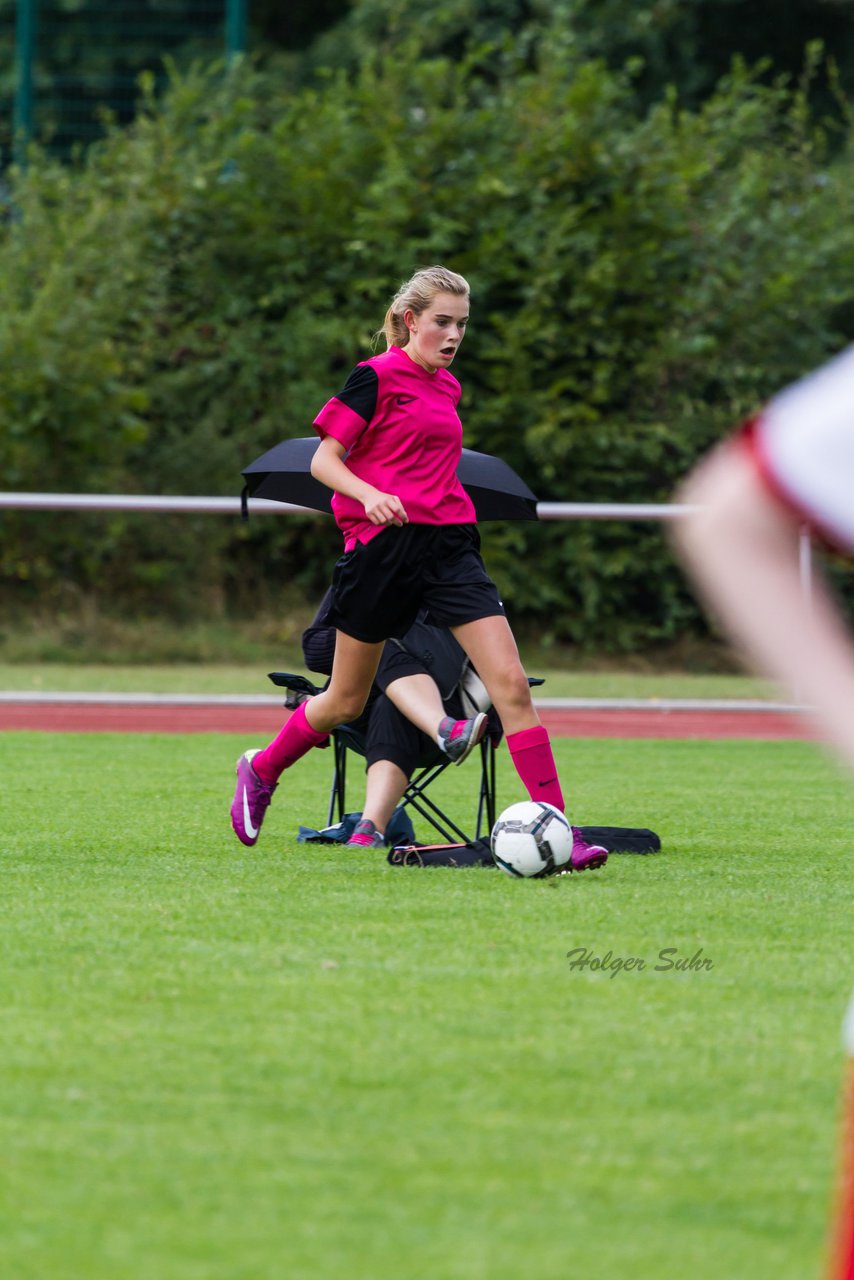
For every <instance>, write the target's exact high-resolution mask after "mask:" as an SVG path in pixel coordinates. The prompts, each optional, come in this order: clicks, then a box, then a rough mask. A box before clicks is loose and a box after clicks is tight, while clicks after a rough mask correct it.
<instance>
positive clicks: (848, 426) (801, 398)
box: [744, 347, 854, 555]
mask: <svg viewBox="0 0 854 1280" xmlns="http://www.w3.org/2000/svg"><path fill="white" fill-rule="evenodd" d="M744 440H745V443H746V445H747V447H748V448H749V450H750V452H751V454H752V456H753V458H754V461H755V463H756V465H757V467H758V469H759V472H760V474H761V476H762V478H763V480H764V481H765V483H766V485H767V486H768V488H769V489H770V490H771V491H772V492H773V493H774V494H775V496H776V497H777V498H778V499H779V500H780V501H782V502H783V503H784V504H785V505H786V506H787V507H788V508H789V510H791V511H792V512H793V513H794V514H795V516H796V517H797V518H798V519H800V520H801V521H802V522H803V523H804V524H806V525H808V526H809V527H810V528H811V529H814V530H815V532H816V533H818V534H819V535H820V536H821V537H822V538H823V539H824V541H825V542H827V543H828V544H829V545H830V546H833V547H835V548H836V549H838V550H840V551H843V552H844V553H845V554H846V555H854V347H849V348H848V349H847V350H846V351H843V352H842V354H841V355H838V356H836V358H835V359H834V360H831V361H830V363H829V364H826V365H823V366H822V368H820V369H819V370H817V372H815V373H812V374H810V375H809V376H808V377H806V378H803V379H801V381H799V382H796V383H794V384H793V385H792V386H790V387H787V388H786V390H785V391H782V392H781V393H780V394H779V395H777V396H775V397H774V399H773V400H771V401H770V402H769V403H768V404H767V405H766V407H765V408H764V409H763V410H762V412H761V413H760V415H759V417H758V418H756V419H755V420H754V421H753V422H752V423H750V424H749V425H748V427H747V428H746V431H745V434H744Z"/></svg>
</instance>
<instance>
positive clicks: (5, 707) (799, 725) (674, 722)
mask: <svg viewBox="0 0 854 1280" xmlns="http://www.w3.org/2000/svg"><path fill="white" fill-rule="evenodd" d="M540 716H541V718H542V720H543V723H544V724H545V725H546V726H547V728H548V729H549V731H550V732H551V733H553V734H554V735H555V736H556V737H564V738H756V739H760V740H763V741H773V740H775V739H800V740H804V739H814V738H815V737H816V733H815V731H814V729H813V727H812V724H811V722H810V721H809V720H808V719H807V718H806V717H804V716H802V715H798V714H796V713H792V714H789V713H785V712H780V711H761V710H759V711H757V710H745V711H738V710H699V709H690V710H688V709H685V710H683V709H678V710H674V709H669V708H658V707H651V708H649V709H646V708H625V709H623V708H611V707H607V708H601V707H591V708H577V707H568V708H564V707H546V708H541V710H540ZM284 719H285V713H284V712H283V710H282V709H281V708H278V707H276V706H270V707H266V706H262V707H259V706H217V705H181V704H172V705H165V706H164V705H162V704H159V705H158V704H152V705H148V704H127V703H125V704H122V703H98V704H91V703H85V702H79V703H75V702H55V703H51V702H37V703H28V702H26V701H21V702H5V703H3V704H1V705H0V732H5V731H7V730H15V729H18V730H25V729H26V730H40V731H42V732H46V733H104V732H108V733H240V734H246V735H247V736H250V737H257V738H259V739H260V740H262V741H267V740H269V739H270V738H272V737H273V735H274V734H275V733H276V732H277V731H278V729H279V728H280V726H281V724H282V723H283V721H284Z"/></svg>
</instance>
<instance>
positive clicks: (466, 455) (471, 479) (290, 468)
mask: <svg viewBox="0 0 854 1280" xmlns="http://www.w3.org/2000/svg"><path fill="white" fill-rule="evenodd" d="M319 443H320V441H319V440H318V439H317V437H316V436H300V437H298V438H297V439H294V440H283V441H282V442H281V444H277V445H275V446H274V447H273V448H272V449H268V450H267V452H266V453H262V454H261V457H260V458H256V459H255V461H254V462H250V464H249V466H248V467H245V468H244V470H243V472H242V473H241V474H242V475H243V478H244V480H245V481H246V488H245V490H244V493H245V494H248V495H249V496H250V497H252V498H269V499H271V500H272V501H273V502H292V503H293V504H294V506H298V507H310V508H311V510H312V511H331V510H332V505H331V499H332V491H331V489H327V487H326V485H324V484H321V483H320V481H319V480H315V478H314V476H313V475H312V474H311V460H312V458H313V457H314V451H315V449H316V448H317V446H318V444H319ZM457 475H458V476H459V478H460V482H461V484H462V486H463V488H464V489H465V490H466V492H467V493H468V495H469V497H470V498H471V500H472V502H473V503H474V509H475V512H476V514H477V518H478V521H481V520H536V518H537V499H536V498H535V496H534V494H533V493H531V490H530V489H529V488H528V486H527V485H526V484H525V482H524V480H522V479H520V477H519V476H517V474H516V472H515V471H514V470H513V468H512V467H508V465H507V463H506V462H502V460H501V458H494V457H493V456H492V454H490V453H476V452H475V451H474V449H463V454H462V457H461V459H460V464H459V466H458V467H457Z"/></svg>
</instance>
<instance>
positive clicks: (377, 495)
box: [311, 436, 409, 525]
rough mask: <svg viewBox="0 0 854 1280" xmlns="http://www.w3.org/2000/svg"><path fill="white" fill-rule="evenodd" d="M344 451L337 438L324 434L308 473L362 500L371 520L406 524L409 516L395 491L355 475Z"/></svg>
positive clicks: (347, 495)
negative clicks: (377, 485) (377, 486)
mask: <svg viewBox="0 0 854 1280" xmlns="http://www.w3.org/2000/svg"><path fill="white" fill-rule="evenodd" d="M346 452H347V450H346V448H345V447H344V445H343V444H341V442H340V441H339V440H336V439H335V438H334V437H333V436H325V437H324V438H323V439H322V440H321V442H320V444H319V445H318V446H317V449H316V451H315V454H314V457H313V458H312V460H311V474H312V475H313V476H314V478H315V480H319V481H320V483H321V484H325V485H326V486H327V488H329V489H334V490H335V492H336V493H342V494H344V495H345V497H348V498H355V500H356V501H357V502H361V504H362V506H363V507H364V508H365V515H366V516H367V517H368V519H369V520H370V522H371V524H378V525H380V524H381V525H385V524H396V525H402V524H407V523H408V520H409V517H408V516H407V514H406V511H405V510H404V507H403V503H402V502H401V500H400V498H398V496H397V495H396V494H394V493H382V492H381V491H380V490H379V489H376V488H375V487H374V486H373V485H372V484H368V483H367V482H366V481H364V480H360V479H359V477H358V476H356V475H354V474H353V472H352V471H351V470H350V468H349V467H348V466H347V464H346V463H345V461H344V455H345V454H346Z"/></svg>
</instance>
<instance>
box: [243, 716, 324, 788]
mask: <svg viewBox="0 0 854 1280" xmlns="http://www.w3.org/2000/svg"><path fill="white" fill-rule="evenodd" d="M328 737H329V734H328V733H318V731H317V730H316V729H313V728H312V727H311V725H310V724H309V722H308V720H307V718H306V714H305V703H304V702H303V703H301V704H300V706H298V707H297V709H296V711H294V712H293V714H292V715H291V718H290V720H286V721H285V723H284V724H283V725H282V728H281V729H280V730H279V732H278V734H277V735H276V737H275V738H274V739H273V741H272V742H271V743H270V745H269V746H268V747H265V748H264V750H263V751H259V752H258V754H257V756H254V757H253V760H252V768H253V769H254V770H255V772H256V773H257V774H258V777H259V778H260V779H261V781H262V782H269V783H274V782H278V781H279V777H280V775H281V774H283V773H284V771H285V769H290V767H291V765H292V764H295V763H296V762H297V760H299V759H300V757H301V756H304V755H305V753H306V752H307V751H310V750H311V748H312V747H319V746H320V744H321V743H322V742H325V741H326V739H327V738H328Z"/></svg>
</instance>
